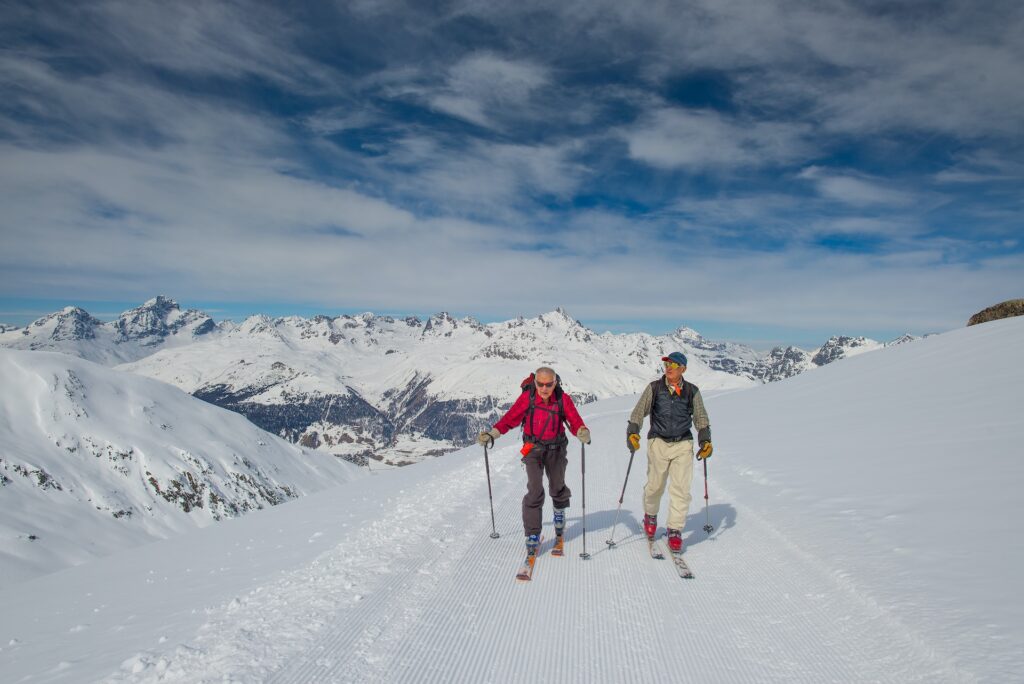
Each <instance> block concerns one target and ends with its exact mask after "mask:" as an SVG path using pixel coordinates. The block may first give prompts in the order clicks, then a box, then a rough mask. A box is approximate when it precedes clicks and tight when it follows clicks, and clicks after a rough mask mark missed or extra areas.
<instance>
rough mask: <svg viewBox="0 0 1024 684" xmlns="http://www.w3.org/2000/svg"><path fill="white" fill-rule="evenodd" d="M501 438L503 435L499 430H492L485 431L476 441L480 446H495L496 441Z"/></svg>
mask: <svg viewBox="0 0 1024 684" xmlns="http://www.w3.org/2000/svg"><path fill="white" fill-rule="evenodd" d="M499 437H501V433H500V432H498V430H497V428H491V429H490V430H484V431H483V432H481V433H480V434H479V435H478V436H477V438H476V441H477V442H479V443H480V446H491V445H492V444H494V440H496V439H498V438H499Z"/></svg>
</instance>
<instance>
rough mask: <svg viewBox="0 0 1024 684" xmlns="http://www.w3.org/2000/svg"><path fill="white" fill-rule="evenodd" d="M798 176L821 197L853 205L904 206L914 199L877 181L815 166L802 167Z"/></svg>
mask: <svg viewBox="0 0 1024 684" xmlns="http://www.w3.org/2000/svg"><path fill="white" fill-rule="evenodd" d="M798 177H799V178H802V179H805V180H810V181H813V182H814V184H815V185H816V187H817V189H818V192H819V193H820V194H821V195H822V196H823V197H826V198H829V199H834V200H838V201H839V202H843V203H844V204H850V205H854V206H872V205H878V206H890V207H905V206H909V205H911V204H913V203H914V202H915V200H916V198H915V196H914V195H913V194H912V193H909V192H904V191H902V190H897V189H894V188H891V187H886V186H885V185H883V184H882V182H881V181H880V180H871V179H868V178H866V177H864V176H863V175H853V174H849V173H847V174H843V173H836V172H831V171H828V170H826V169H823V168H821V167H818V166H809V167H807V168H805V169H804V170H803V171H801V172H800V173H799V174H798Z"/></svg>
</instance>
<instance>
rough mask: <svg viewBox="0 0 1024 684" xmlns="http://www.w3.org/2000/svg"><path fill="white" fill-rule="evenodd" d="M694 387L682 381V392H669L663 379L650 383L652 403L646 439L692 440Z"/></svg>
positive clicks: (667, 440)
mask: <svg viewBox="0 0 1024 684" xmlns="http://www.w3.org/2000/svg"><path fill="white" fill-rule="evenodd" d="M695 389H696V387H695V386H694V385H692V384H690V383H688V382H686V380H683V381H682V392H681V393H680V394H673V393H672V392H669V389H668V385H666V384H665V378H664V376H662V377H661V378H660V379H658V380H655V381H654V382H652V383H651V390H652V392H653V399H654V402H653V403H652V404H651V430H650V432H648V433H647V439H653V438H655V437H660V438H661V439H663V440H665V441H666V442H679V441H681V440H684V439H693V434H692V433H691V432H690V428H691V427H692V426H693V394H694V390H695Z"/></svg>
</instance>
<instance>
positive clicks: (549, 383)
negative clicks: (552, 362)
mask: <svg viewBox="0 0 1024 684" xmlns="http://www.w3.org/2000/svg"><path fill="white" fill-rule="evenodd" d="M554 386H555V381H554V380H552V381H551V382H537V387H543V388H544V389H547V388H548V387H554Z"/></svg>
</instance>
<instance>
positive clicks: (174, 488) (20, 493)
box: [0, 319, 361, 580]
mask: <svg viewBox="0 0 1024 684" xmlns="http://www.w3.org/2000/svg"><path fill="white" fill-rule="evenodd" d="M84 320H88V319H84ZM0 410H2V413H0V568H2V575H3V577H4V579H5V580H17V579H22V578H25V577H31V576H34V575H37V574H40V573H44V572H51V571H53V570H56V569H59V568H61V567H65V566H67V565H74V564H77V563H81V562H83V561H86V560H88V559H90V558H94V557H96V556H101V555H105V554H108V553H111V552H113V551H116V550H119V549H123V548H125V547H128V546H133V545H137V544H141V543H143V542H147V541H152V540H154V539H158V538H163V537H167V536H169V535H171V534H175V533H179V532H181V531H183V530H187V529H191V528H194V527H197V526H204V525H207V524H209V523H211V522H213V521H216V520H221V519H224V518H231V517H235V516H238V515H240V514H242V513H245V512H247V511H251V510H254V509H259V508H263V507H265V506H270V505H274V504H278V503H281V502H283V501H287V500H289V499H292V498H295V497H297V496H300V495H303V494H308V493H310V492H315V491H319V490H321V489H324V488H325V487H329V486H331V485H335V484H338V483H340V482H345V481H348V480H349V479H351V478H353V477H356V476H359V475H360V474H361V471H360V470H359V469H358V468H355V467H354V466H351V465H350V464H347V463H343V462H341V461H339V460H338V459H336V458H333V457H331V456H329V455H328V454H325V453H322V452H310V451H306V450H304V449H302V448H300V447H297V446H295V445H292V444H289V443H287V442H285V441H283V440H281V439H280V438H278V437H275V436H273V435H270V434H267V433H266V432H264V431H263V430H260V429H259V428H257V427H256V426H255V425H253V424H252V423H250V422H248V421H247V420H245V419H244V418H243V417H241V416H239V415H236V414H234V413H231V412H230V411H226V410H224V409H221V408H218V407H216V406H211V405H210V404H208V403H206V402H203V401H200V400H199V399H197V398H195V397H192V396H189V395H188V394H186V393H184V392H181V391H180V390H178V389H176V388H174V387H170V386H168V385H167V384H165V383H162V382H157V381H155V380H152V379H150V378H145V377H141V376H139V375H135V374H132V373H125V372H121V371H117V370H112V369H110V368H107V367H105V366H101V365H98V364H95V363H92V362H89V361H85V360H83V359H77V358H74V357H71V356H68V355H65V354H56V353H48V352H28V351H15V350H9V349H3V350H0Z"/></svg>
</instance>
